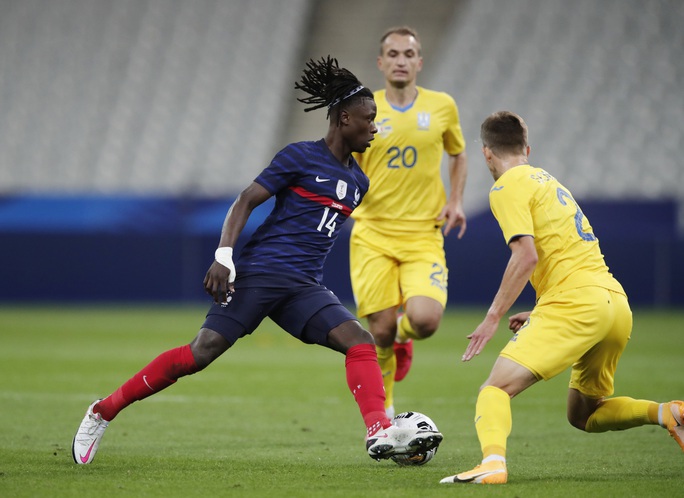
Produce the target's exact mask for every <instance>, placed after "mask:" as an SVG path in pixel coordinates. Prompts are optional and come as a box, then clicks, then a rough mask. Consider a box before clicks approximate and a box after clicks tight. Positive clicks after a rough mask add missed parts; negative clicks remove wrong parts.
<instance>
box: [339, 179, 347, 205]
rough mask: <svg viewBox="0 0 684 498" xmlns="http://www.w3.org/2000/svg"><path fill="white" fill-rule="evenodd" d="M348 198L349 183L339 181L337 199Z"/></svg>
mask: <svg viewBox="0 0 684 498" xmlns="http://www.w3.org/2000/svg"><path fill="white" fill-rule="evenodd" d="M346 196H347V182H345V181H344V180H337V198H338V199H339V200H342V199H344V198H345V197H346Z"/></svg>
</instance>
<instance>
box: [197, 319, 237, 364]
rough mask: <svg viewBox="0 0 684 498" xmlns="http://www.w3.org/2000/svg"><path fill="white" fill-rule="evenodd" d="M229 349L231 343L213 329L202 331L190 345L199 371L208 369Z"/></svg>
mask: <svg viewBox="0 0 684 498" xmlns="http://www.w3.org/2000/svg"><path fill="white" fill-rule="evenodd" d="M229 347H230V343H229V342H228V341H227V340H226V339H225V338H224V337H223V336H222V335H221V334H219V333H218V332H215V331H213V330H211V329H201V330H200V331H199V332H198V334H197V336H196V337H195V338H194V339H193V341H192V342H191V343H190V349H191V350H192V355H193V356H194V357H195V363H197V368H198V369H199V370H203V369H204V368H206V367H207V365H209V364H210V363H211V362H212V361H214V360H215V359H216V358H218V357H219V356H221V355H222V354H223V353H224V352H225V351H226V350H227V349H228V348H229Z"/></svg>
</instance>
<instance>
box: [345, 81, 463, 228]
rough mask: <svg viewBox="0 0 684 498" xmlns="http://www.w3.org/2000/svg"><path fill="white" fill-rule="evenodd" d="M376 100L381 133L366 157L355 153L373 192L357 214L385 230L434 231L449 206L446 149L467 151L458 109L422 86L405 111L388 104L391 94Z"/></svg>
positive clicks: (444, 96) (382, 93) (446, 97)
mask: <svg viewBox="0 0 684 498" xmlns="http://www.w3.org/2000/svg"><path fill="white" fill-rule="evenodd" d="M374 96H375V102H376V105H377V108H378V114H377V117H376V119H375V124H376V126H377V128H378V133H377V134H376V135H375V140H373V142H371V146H370V147H369V148H368V149H367V150H366V151H365V152H364V153H363V154H355V158H356V160H357V161H358V162H359V164H360V165H361V169H363V171H364V173H366V175H368V177H369V178H370V189H369V191H368V193H367V194H366V196H365V197H364V199H363V202H362V203H361V204H360V205H359V207H357V208H356V209H355V210H354V213H353V215H352V216H353V218H354V219H355V220H357V221H364V222H365V221H369V222H372V223H373V224H374V226H375V227H376V229H378V230H381V231H384V230H383V228H384V227H386V228H387V229H388V230H389V231H390V232H391V231H394V230H405V231H427V230H434V228H435V218H437V216H439V213H440V212H441V210H442V208H443V207H444V205H445V204H446V193H445V190H444V184H443V182H442V176H441V165H442V158H443V156H444V151H446V152H447V153H448V154H450V155H456V154H459V153H461V152H463V150H465V140H464V139H463V132H462V131H461V124H460V121H459V117H458V107H457V106H456V103H455V102H454V99H452V98H451V97H450V96H449V95H447V94H446V93H442V92H435V91H432V90H427V89H425V88H421V87H418V96H417V97H416V99H415V100H414V101H413V103H412V104H411V105H410V106H407V107H406V108H403V109H397V108H395V107H393V106H392V105H390V103H389V102H387V99H386V97H385V90H379V91H377V92H375V93H374Z"/></svg>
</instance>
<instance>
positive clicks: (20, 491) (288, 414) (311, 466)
mask: <svg viewBox="0 0 684 498" xmlns="http://www.w3.org/2000/svg"><path fill="white" fill-rule="evenodd" d="M205 309H206V308H205V307H203V306H202V307H197V306H186V307H168V308H164V307H160V306H150V307H142V306H140V307H124V306H121V307H117V306H109V307H80V308H79V307H9V306H2V307H0V374H1V375H0V496H2V497H34V496H35V497H43V496H45V497H48V496H49V497H68V496H85V495H93V494H96V495H97V496H100V497H110V496H112V497H131V496H136V497H137V496H153V497H157V496H158V497H176V496H178V497H190V496H213V497H216V496H255V497H257V496H258V497H262V496H264V497H265V496H268V497H276V496H287V497H291V496H292V497H298V496H302V497H318V496H338V497H357V496H358V497H384V496H387V497H432V496H466V497H468V496H478V497H489V496H506V497H513V496H520V497H528V498H529V497H556V496H558V497H564V496H567V497H573V498H577V497H584V496H592V497H593V496H599V497H630V496H634V497H645V496H668V497H678V496H684V454H683V453H682V451H681V450H680V449H679V447H678V446H677V445H676V444H675V442H674V441H672V439H671V438H670V437H669V436H668V434H667V432H666V431H664V430H663V429H661V428H659V427H654V426H648V427H640V428H637V429H633V430H630V431H626V432H615V433H606V434H585V433H582V432H580V431H578V430H576V429H573V428H572V427H571V426H570V425H569V424H568V423H567V421H566V419H565V398H566V393H567V382H568V373H567V372H565V373H564V374H562V375H560V376H559V377H557V378H555V379H553V380H551V381H549V382H544V383H540V384H538V385H536V386H534V387H533V388H532V389H530V390H528V391H527V392H525V393H523V394H522V395H520V396H519V397H517V398H515V399H514V400H513V402H512V408H513V432H512V434H511V437H510V439H509V446H508V462H509V483H508V484H507V485H505V486H473V485H460V486H445V485H440V484H439V480H440V479H441V478H442V477H444V476H447V475H450V474H453V473H454V472H456V471H462V470H467V469H469V468H470V467H472V466H473V465H475V464H476V463H478V461H479V458H480V453H479V445H478V442H477V438H476V435H475V430H474V427H473V423H472V419H473V413H474V404H475V398H476V395H477V391H478V387H479V385H480V384H481V383H482V382H483V381H484V380H485V378H486V376H487V374H488V372H489V369H490V367H491V365H492V363H493V361H494V359H495V357H496V354H497V353H498V351H499V349H500V348H501V347H502V346H503V345H504V344H505V342H506V341H507V340H508V338H509V332H508V331H507V330H505V328H504V327H503V324H502V328H501V329H500V330H499V332H498V334H497V336H496V337H495V338H494V340H493V341H492V342H491V343H490V344H489V345H488V346H487V348H486V350H485V352H483V354H482V355H480V357H478V358H476V359H474V360H473V361H471V362H469V363H462V362H461V361H460V357H461V354H462V352H463V351H464V349H465V347H466V339H465V336H466V335H467V334H468V333H469V332H471V331H472V330H473V328H474V327H475V326H476V325H477V323H478V322H479V320H480V319H481V317H482V315H483V313H484V310H481V309H475V310H473V309H450V310H449V311H448V312H447V314H446V316H445V318H444V321H443V324H442V327H441V328H440V330H439V332H438V333H437V334H436V335H435V336H434V337H433V338H431V339H430V340H427V341H423V342H420V343H418V344H416V347H415V360H414V366H413V370H412V371H411V373H410V375H409V376H408V377H407V378H406V380H404V381H403V382H401V383H399V384H398V386H397V391H396V408H397V410H398V411H403V410H416V411H420V412H423V413H425V414H427V415H428V416H429V417H431V418H432V419H433V420H434V421H435V422H436V423H437V425H438V427H439V428H440V430H441V431H442V432H443V433H444V436H445V439H444V442H443V443H442V446H441V447H440V449H439V452H438V453H437V455H436V457H435V458H434V460H432V461H431V462H430V463H428V464H427V465H425V466H423V467H412V468H403V467H399V466H397V465H396V464H394V463H393V462H391V461H383V462H376V461H374V460H371V459H370V458H369V457H368V456H367V455H366V453H365V449H364V431H365V428H364V426H363V423H362V420H361V417H360V414H359V412H358V408H357V406H356V404H355V403H354V400H353V398H352V395H351V394H350V393H349V391H348V389H347V385H346V382H345V377H344V357H343V356H342V355H340V354H338V353H334V352H332V351H328V350H326V349H323V348H320V347H317V346H306V345H303V344H300V343H299V342H297V341H296V340H294V339H292V338H291V337H290V336H288V335H287V334H286V333H284V332H282V331H281V330H280V329H278V328H277V327H276V326H275V325H273V324H272V323H271V322H265V323H264V324H263V325H262V326H261V328H260V329H259V330H258V331H257V332H256V333H255V334H254V335H253V336H251V337H248V338H246V339H243V340H241V341H239V342H238V344H237V345H236V346H235V347H234V348H233V349H232V350H229V351H228V352H227V353H226V354H225V355H224V356H222V357H221V358H219V359H218V360H217V361H216V362H215V363H214V364H212V365H210V366H209V367H208V368H207V369H206V370H205V371H203V372H200V373H199V374H197V375H194V376H191V377H186V378H183V379H181V380H180V381H179V382H178V383H177V384H176V385H174V386H172V387H170V388H169V389H167V390H165V391H164V392H162V393H160V394H158V395H155V396H153V397H151V398H148V399H147V400H145V401H142V402H140V403H136V404H134V405H132V406H130V407H129V408H128V409H127V410H125V411H123V412H122V413H121V414H120V415H119V416H118V417H117V419H116V420H115V421H113V422H112V424H111V425H110V427H109V429H108V430H107V433H106V434H105V437H104V439H103V442H102V444H101V446H100V450H99V452H98V455H97V457H96V458H95V460H94V462H93V463H92V464H91V465H88V466H77V465H75V464H74V463H73V462H72V460H71V454H70V453H71V439H72V437H73V434H74V432H75V430H76V428H77V426H78V424H79V423H80V421H81V418H82V417H83V413H84V411H85V409H86V408H87V406H88V404H89V403H90V402H91V401H92V400H93V399H95V398H96V397H99V396H103V395H106V394H109V393H110V392H111V391H112V390H113V389H115V388H116V387H118V386H119V385H120V384H121V383H122V382H123V381H125V380H127V379H128V378H129V377H130V376H131V375H133V374H134V373H135V372H137V371H138V370H139V369H140V368H142V367H143V366H144V365H145V364H147V363H148V362H149V361H150V360H151V359H152V358H153V357H154V356H156V355H157V354H159V353H161V352H163V351H165V350H167V349H170V348H172V347H175V346H178V345H181V344H185V343H187V342H189V341H190V340H191V339H192V338H193V337H194V335H195V333H196V331H197V328H198V326H199V325H200V324H201V323H202V320H203V318H204V312H205ZM634 317H635V327H634V332H633V334H632V339H631V341H630V344H629V345H628V347H627V350H626V352H625V354H624V356H623V358H622V360H621V362H620V366H619V368H618V372H617V379H616V395H629V396H632V397H635V398H644V399H653V400H658V401H668V400H670V399H674V398H679V399H681V398H682V397H684V377H683V376H682V364H684V362H683V360H682V351H684V311H682V310H673V311H653V310H635V313H634Z"/></svg>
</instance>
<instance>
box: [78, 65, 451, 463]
mask: <svg viewBox="0 0 684 498" xmlns="http://www.w3.org/2000/svg"><path fill="white" fill-rule="evenodd" d="M295 88H297V89H299V90H302V91H304V92H305V93H307V94H308V95H309V97H306V98H303V99H299V100H300V101H301V102H303V103H305V104H309V105H310V107H308V108H307V109H305V111H310V110H313V109H318V108H322V107H327V108H328V118H329V121H330V122H329V126H328V132H327V134H326V136H325V138H323V139H321V140H319V141H315V142H299V143H294V144H290V145H288V146H286V147H285V148H284V149H283V150H281V151H280V152H279V153H278V154H276V156H275V157H274V158H273V160H272V161H271V164H270V165H269V166H268V167H267V168H266V169H264V170H263V171H262V172H261V173H260V174H259V175H258V176H257V178H256V179H255V180H254V182H253V183H252V184H251V185H249V186H248V187H247V188H246V189H245V190H243V191H242V192H241V193H240V195H239V196H238V197H237V199H236V200H235V203H234V204H233V205H232V206H231V208H230V210H229V211H228V214H227V215H226V219H225V222H224V224H223V229H222V231H221V238H220V241H219V247H218V249H217V250H216V253H215V258H216V260H215V261H214V262H213V263H212V265H211V267H210V268H209V270H208V271H207V274H206V276H205V278H204V288H205V290H206V291H207V292H208V293H209V294H210V295H211V296H212V297H213V300H214V303H213V305H212V306H211V308H210V309H209V312H208V313H207V316H206V319H205V321H204V324H203V325H202V327H201V328H200V330H199V333H198V334H197V336H196V337H195V338H194V339H193V341H192V342H191V343H190V344H187V345H184V346H181V347H179V348H175V349H172V350H169V351H166V352H165V353H162V354H161V355H159V356H158V357H157V358H155V359H154V360H153V361H152V362H151V363H149V364H148V365H147V366H146V367H144V368H143V369H142V370H141V371H140V372H138V373H137V374H136V375H134V376H133V377H132V378H131V379H129V380H128V381H126V382H125V383H124V384H123V385H122V386H121V387H119V388H118V389H116V390H115V391H114V392H113V393H112V394H111V395H109V396H108V397H106V398H104V399H99V400H96V401H94V402H93V403H92V404H91V405H90V406H89V407H88V410H87V411H86V415H85V417H84V418H83V421H82V422H81V425H80V427H79V428H78V432H77V433H76V435H75V436H74V440H73V444H72V455H73V458H74V461H75V462H76V463H77V464H88V463H90V462H92V460H93V458H94V457H95V453H96V452H97V449H98V446H99V444H100V441H101V440H102V436H103V435H104V431H105V429H106V428H107V426H108V424H109V423H110V422H111V421H112V420H113V419H114V417H116V415H117V414H118V413H119V412H120V411H121V410H123V409H124V408H126V407H127V406H128V405H130V404H131V403H133V402H135V401H139V400H142V399H144V398H147V397H148V396H151V395H152V394H155V393H157V392H159V391H161V390H163V389H165V388H167V387H169V386H170V385H172V384H174V383H175V382H176V380H178V379H179V378H180V377H183V376H185V375H190V374H193V373H195V372H198V371H199V370H202V369H203V368H205V367H206V366H207V365H209V364H210V363H211V362H212V361H214V360H215V359H216V358H218V357H219V356H220V355H221V354H223V353H224V352H225V351H226V350H228V349H229V348H230V347H231V346H233V344H235V342H236V341H237V340H238V339H240V338H241V337H244V336H246V335H248V334H251V333H252V332H253V331H254V330H256V328H257V327H258V326H259V324H260V323H261V321H262V320H263V319H264V318H266V317H267V316H268V317H270V318H271V319H272V320H273V321H274V322H275V323H277V324H278V325H279V326H280V327H282V328H283V329H284V330H286V331H287V332H288V333H289V334H291V335H292V336H294V337H296V338H298V339H299V340H301V341H302V342H305V343H308V344H320V345H322V346H325V347H328V348H330V349H333V350H335V351H339V352H340V353H342V354H345V355H346V362H345V366H346V375H347V383H348V386H349V389H350V390H351V392H352V394H353V395H354V398H355V400H356V402H357V404H358V405H359V409H360V411H361V415H362V416H363V420H364V422H365V424H366V428H367V436H366V450H367V452H368V454H369V455H370V456H371V457H373V458H375V459H386V458H390V457H391V456H393V455H395V454H403V453H410V452H415V451H427V450H429V449H432V448H435V447H437V445H439V443H440V442H441V440H442V435H441V434H440V433H438V432H434V431H425V430H422V431H421V430H412V429H400V428H398V427H396V426H393V425H392V424H391V422H390V420H389V419H388V417H387V415H386V413H385V408H384V403H385V394H384V390H383V384H382V375H381V373H380V368H379V366H378V363H377V355H376V353H375V343H374V340H373V336H372V335H371V334H370V333H369V332H367V331H366V330H364V329H363V328H362V327H361V325H360V324H359V322H358V321H357V320H356V318H355V317H354V315H352V314H351V313H350V312H349V311H348V310H347V309H346V308H345V307H344V306H343V305H342V304H341V303H340V301H339V300H338V299H337V297H336V296H335V295H334V294H333V293H332V292H331V291H329V290H328V289H326V288H325V287H324V286H323V285H322V284H321V283H320V282H321V277H322V268H323V263H324V261H325V258H326V256H327V255H328V253H329V252H330V249H331V247H332V244H333V242H334V241H335V239H336V238H337V236H338V234H339V231H340V227H341V225H342V224H343V223H344V221H345V220H346V219H347V218H348V217H349V215H350V214H351V212H352V211H353V210H354V208H355V207H356V206H357V205H358V204H359V203H360V202H361V200H362V198H363V196H364V194H365V193H366V191H367V190H368V184H369V181H368V178H367V177H366V175H365V174H364V173H363V172H362V171H361V169H360V168H359V165H358V164H357V163H356V161H355V160H354V158H353V157H352V155H351V154H352V152H363V151H364V150H365V149H366V148H367V147H368V146H369V145H370V142H371V141H372V140H373V135H374V134H375V133H376V131H377V129H376V127H375V123H374V119H375V114H376V107H375V101H374V100H373V94H372V92H371V91H370V90H368V89H367V88H365V87H364V86H363V85H362V84H361V83H360V82H359V81H358V79H357V78H356V77H355V76H354V75H353V74H352V73H351V72H349V71H348V70H346V69H344V68H340V67H339V66H338V63H337V60H336V59H333V58H330V57H327V58H326V59H321V60H320V61H313V60H311V61H309V62H308V63H307V68H306V69H305V70H304V73H303V76H302V78H301V81H300V82H298V83H297V84H296V85H295ZM271 196H275V198H276V202H275V206H274V208H273V211H272V212H271V214H270V215H269V216H268V217H267V219H266V220H265V221H264V222H263V224H262V225H261V226H260V227H259V228H258V229H257V230H256V231H255V232H254V234H253V235H252V237H251V238H250V240H249V241H248V242H247V244H246V245H245V247H244V249H243V250H242V251H241V253H240V256H239V257H238V258H237V260H236V261H235V263H234V262H233V249H232V248H233V247H234V246H235V243H236V242H237V240H238V236H239V235H240V233H241V231H242V229H243V228H244V226H245V223H246V222H247V219H248V218H249V216H250V214H251V213H252V211H253V210H254V208H256V207H257V206H259V205H260V204H262V203H263V202H265V201H266V200H267V199H269V198H270V197H271Z"/></svg>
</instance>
